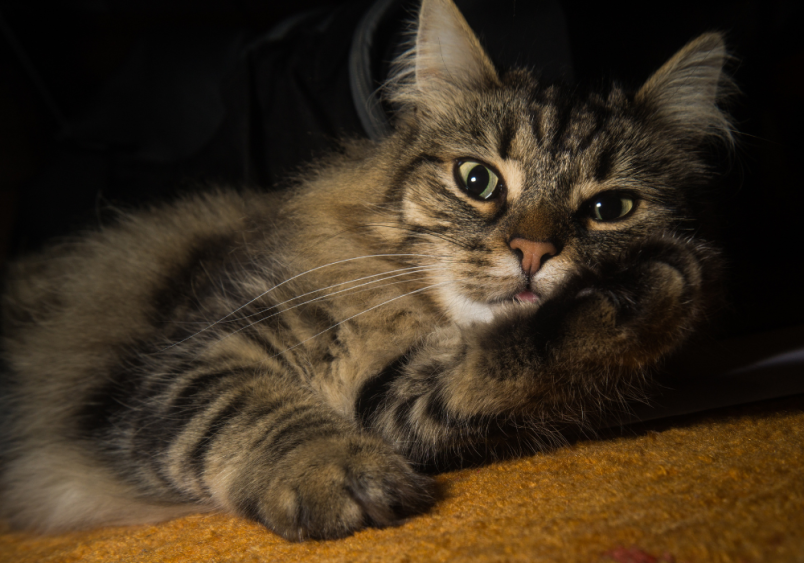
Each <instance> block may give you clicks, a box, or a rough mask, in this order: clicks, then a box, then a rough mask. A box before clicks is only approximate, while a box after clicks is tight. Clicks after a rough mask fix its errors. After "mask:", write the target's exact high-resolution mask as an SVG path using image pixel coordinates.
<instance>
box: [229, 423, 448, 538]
mask: <svg viewBox="0 0 804 563" xmlns="http://www.w3.org/2000/svg"><path fill="white" fill-rule="evenodd" d="M432 503H433V481H432V479H431V478H430V477H427V476H424V475H421V474H418V473H416V472H415V471H414V470H413V469H412V468H411V466H410V463H409V462H408V461H407V460H405V459H404V458H403V457H402V456H400V455H398V454H397V453H395V452H393V451H392V450H391V449H390V448H389V447H388V446H386V445H385V444H384V443H382V442H380V441H379V440H377V439H375V438H372V437H368V436H365V435H347V436H339V437H327V438H322V439H319V440H315V441H311V442H310V443H307V444H305V445H303V446H300V447H297V448H296V449H294V450H293V451H292V452H291V453H289V454H288V455H287V456H286V457H285V458H284V459H283V460H282V462H281V463H279V464H277V465H276V466H275V467H274V468H272V470H271V471H270V474H269V475H268V480H267V482H265V483H264V486H263V487H260V488H259V489H258V490H257V491H252V492H251V493H250V496H249V498H247V499H243V501H241V503H240V505H241V511H242V512H244V513H245V515H246V516H248V517H250V518H253V519H255V520H258V521H260V522H261V523H263V524H264V525H266V526H267V527H269V528H271V529H272V530H274V531H275V532H277V533H278V534H280V535H282V536H284V537H285V538H287V539H290V540H304V539H308V538H310V539H331V538H340V537H344V536H347V535H349V534H352V533H354V532H355V531H357V530H359V529H361V528H365V527H384V526H393V525H396V524H399V523H401V522H403V521H404V520H405V519H406V518H407V517H409V516H412V515H415V514H418V513H421V512H423V511H424V510H426V509H427V508H429V507H430V506H431V505H432Z"/></svg>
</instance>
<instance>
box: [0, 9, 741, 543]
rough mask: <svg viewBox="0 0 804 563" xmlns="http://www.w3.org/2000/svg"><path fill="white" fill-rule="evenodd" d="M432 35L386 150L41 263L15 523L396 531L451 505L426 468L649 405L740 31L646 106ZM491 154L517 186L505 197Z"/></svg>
mask: <svg viewBox="0 0 804 563" xmlns="http://www.w3.org/2000/svg"><path fill="white" fill-rule="evenodd" d="M417 29H418V32H417V35H416V38H415V41H414V44H413V46H412V48H411V50H410V51H409V52H408V53H406V54H405V55H404V56H403V57H402V58H401V60H400V63H399V68H398V71H397V74H396V76H395V78H394V79H392V80H391V82H390V83H389V86H388V99H389V101H390V102H391V103H392V104H394V105H395V106H396V107H397V110H398V111H397V118H396V126H395V131H394V132H393V133H392V134H391V135H389V136H388V137H387V138H386V139H385V140H383V141H382V142H380V143H376V144H373V143H371V142H368V141H354V142H346V143H345V144H344V145H343V147H342V149H341V150H340V151H339V152H336V153H333V154H332V155H331V156H329V157H328V158H327V159H326V160H325V161H324V162H321V163H319V164H317V165H316V166H315V167H312V168H311V169H310V170H309V172H307V173H306V174H305V175H304V176H303V177H302V178H300V179H298V180H296V181H295V182H294V183H292V184H291V185H289V189H288V190H287V191H285V192H281V193H255V192H249V191H234V190H220V191H216V192H213V193H209V194H206V195H201V196H194V197H188V198H186V199H183V200H181V201H178V202H176V203H173V204H171V205H165V206H161V207H155V208H153V209H149V210H145V211H142V212H139V213H133V214H128V215H124V216H121V217H120V219H119V220H118V221H117V222H116V223H115V224H113V225H109V226H107V227H105V228H103V229H102V230H99V231H97V232H92V233H89V234H85V235H82V236H80V237H77V238H75V239H73V240H70V241H67V242H62V243H61V244H58V245H55V246H52V247H51V248H50V249H49V250H47V251H45V252H44V253H41V254H39V255H36V256H32V257H30V258H27V259H25V260H21V261H19V262H17V263H15V264H13V266H12V267H11V269H10V271H9V275H8V287H7V291H6V293H5V295H4V298H3V327H2V328H3V334H4V336H3V341H2V359H3V362H4V364H5V368H4V376H3V378H4V379H3V391H2V401H3V403H2V405H0V411H1V412H2V440H3V466H2V477H1V478H0V483H1V484H2V504H1V505H2V510H3V511H4V513H5V515H6V516H7V517H9V518H10V519H11V520H12V521H13V522H14V523H15V524H17V525H19V526H25V527H31V528H36V529H39V530H44V531H53V530H61V529H65V528H72V527H77V526H92V525H99V524H123V523H135V522H147V521H156V520H160V519H164V518H169V517H171V516H175V515H178V514H183V513H187V512H190V511H198V510H227V511H231V512H235V513H238V514H241V515H244V516H246V517H248V518H253V519H255V520H258V521H260V522H262V523H263V524H265V525H266V526H267V527H269V528H271V529H273V530H275V531H276V532H277V533H280V534H282V535H284V536H285V537H288V538H297V539H298V538H306V537H315V538H331V537H339V536H343V535H345V534H349V533H351V532H353V531H354V530H357V529H359V528H361V527H365V526H385V525H390V524H394V523H396V522H398V521H400V520H401V519H403V518H405V517H407V516H409V515H412V514H415V513H417V512H420V511H422V510H425V509H426V508H427V507H428V506H429V505H430V504H431V503H432V502H433V497H432V486H431V480H430V478H429V477H427V476H425V475H423V474H422V473H421V472H420V471H421V470H422V469H424V468H426V467H439V466H440V465H441V464H448V463H460V462H461V461H462V460H466V459H469V458H473V457H476V456H478V455H479V456H481V457H482V456H486V455H492V454H494V453H495V452H497V453H498V452H500V451H508V450H514V451H520V450H526V451H527V450H532V449H535V448H539V447H542V446H544V445H546V444H549V443H550V442H551V440H553V439H554V438H553V436H554V435H555V433H556V432H559V431H561V430H563V429H566V428H570V427H577V426H578V425H583V424H585V423H587V422H588V421H589V420H590V419H591V418H590V417H592V415H594V414H595V413H599V412H601V411H603V410H605V409H606V408H608V407H611V406H613V405H614V406H616V405H618V404H619V403H620V402H622V401H623V400H624V399H626V398H628V397H630V396H635V395H638V394H639V393H640V392H641V390H642V389H643V388H644V385H645V382H646V380H647V377H646V374H647V370H648V369H649V368H650V366H652V365H654V364H655V363H656V362H657V361H658V360H660V359H661V358H662V357H663V356H664V355H665V354H667V353H668V352H670V351H672V350H674V349H675V348H676V347H677V346H678V345H679V344H680V343H681V342H682V341H683V340H684V339H685V338H686V337H687V335H688V334H689V333H690V332H691V331H692V330H693V329H694V327H695V326H696V325H697V323H698V322H699V321H700V319H701V318H702V317H703V315H704V313H705V310H706V304H707V298H706V291H707V287H708V286H709V285H710V284H711V283H712V282H713V280H715V279H716V278H717V258H716V254H715V253H714V252H713V251H712V250H711V248H710V245H709V244H708V243H707V242H706V241H704V240H700V239H698V238H696V236H695V230H694V229H695V225H696V219H697V218H696V217H695V214H694V208H695V207H694V205H693V202H694V200H695V197H696V193H697V192H698V191H699V190H701V189H702V188H703V187H704V186H705V185H706V183H707V182H709V181H710V176H711V174H710V170H709V167H708V166H707V163H706V160H705V155H706V153H707V150H708V149H709V148H710V147H711V146H712V145H713V143H714V144H721V145H729V144H730V143H731V129H730V126H729V121H728V118H727V117H726V115H725V114H724V113H723V112H722V111H721V110H720V109H719V107H718V105H717V104H718V101H719V99H720V98H721V96H722V94H723V92H724V91H726V90H724V87H727V86H728V79H727V78H725V76H724V75H723V72H722V66H723V62H724V58H725V56H726V54H725V50H724V47H723V41H722V38H721V37H720V36H719V35H718V34H706V35H703V36H701V37H699V38H698V39H696V40H694V41H692V42H691V43H690V44H689V45H687V46H686V47H684V48H683V49H682V50H681V51H680V52H679V53H678V54H677V55H675V56H674V57H673V58H672V59H671V60H670V61H669V62H668V63H667V64H666V65H665V66H664V67H662V68H661V69H660V70H659V71H657V72H656V73H655V74H654V75H653V76H652V77H651V78H650V79H649V80H648V81H647V82H646V83H645V85H644V86H643V87H642V88H641V89H640V90H639V91H638V92H636V93H629V92H627V91H624V90H622V89H621V88H619V87H617V86H612V87H611V88H610V89H609V90H608V91H605V92H602V93H600V92H599V93H593V94H590V95H584V96H580V95H577V94H573V93H570V92H567V91H566V90H563V89H561V88H559V87H556V86H544V85H542V84H539V83H538V82H537V81H536V80H535V79H534V78H533V77H532V76H531V75H530V74H528V73H527V72H525V71H522V70H514V71H509V72H504V73H500V72H498V71H497V70H496V69H495V68H494V67H493V66H492V64H491V63H490V62H489V59H488V57H487V56H486V54H485V53H484V52H483V49H482V48H481V46H480V44H479V42H478V41H477V39H476V38H475V37H474V35H472V33H471V31H470V29H469V27H468V26H467V25H466V23H465V21H464V20H463V18H462V16H461V15H460V13H459V12H458V11H457V9H456V8H455V7H454V6H453V5H452V4H451V3H450V2H449V1H448V0H424V2H423V5H422V8H421V12H420V17H419V24H418V28H417ZM467 163H468V165H467ZM464 165H467V166H468V168H467V167H466V166H464ZM475 166H480V168H473V167H475ZM470 169H471V170H474V172H472V173H473V174H475V173H477V174H479V176H478V175H477V174H475V176H472V179H474V180H478V178H479V180H478V181H480V182H481V183H482V181H484V178H485V177H486V176H489V175H496V176H497V177H498V178H499V183H498V185H497V187H496V189H494V190H493V192H491V195H489V196H488V197H487V198H486V197H485V196H483V197H479V196H477V195H473V194H476V193H477V192H476V191H472V190H473V189H474V188H471V189H470V188H468V187H467V186H468V185H469V183H468V182H469V181H468V180H466V178H464V175H465V174H466V173H465V170H470ZM478 171H479V172H478ZM484 174H485V175H486V176H484ZM481 187H482V186H481ZM601 210H602V211H601ZM601 212H602V214H603V215H602V216H601V215H600V214H599V213H601ZM620 215H621V216H620Z"/></svg>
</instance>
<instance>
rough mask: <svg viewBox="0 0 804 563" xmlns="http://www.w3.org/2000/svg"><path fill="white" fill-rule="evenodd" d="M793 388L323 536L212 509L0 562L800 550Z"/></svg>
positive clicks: (30, 544)
mask: <svg viewBox="0 0 804 563" xmlns="http://www.w3.org/2000/svg"><path fill="white" fill-rule="evenodd" d="M802 468H804V397H801V396H799V397H794V398H790V399H786V400H782V401H774V402H767V403H762V404H758V405H752V406H747V407H740V408H732V409H728V410H721V411H716V412H712V413H709V414H704V415H698V416H692V417H685V418H680V419H675V420H670V421H666V422H659V423H654V424H651V425H644V426H641V427H632V428H628V429H626V430H624V431H623V433H622V434H621V435H620V436H617V437H612V438H603V439H598V440H593V441H582V442H578V443H576V444H574V445H571V446H567V447H564V448H561V449H558V450H555V451H552V452H549V453H544V454H539V455H536V456H532V457H527V458H523V459H518V460H512V461H506V462H500V463H495V464H491V465H488V466H485V467H482V468H480V469H467V470H463V471H457V472H453V473H448V474H444V475H441V476H439V477H438V480H439V483H440V488H441V494H442V497H443V498H442V499H441V501H440V502H439V503H438V504H437V505H436V506H435V508H433V509H432V510H431V511H430V512H429V513H427V514H425V515H423V516H420V517H417V518H413V519H411V520H410V521H408V522H407V523H405V524H404V525H402V526H400V527H398V528H393V529H386V530H366V531H363V532H360V533H358V534H356V535H354V536H353V537H350V538H347V539H344V540H338V541H327V542H306V543H301V544H293V543H289V542H286V541H284V540H282V539H280V538H278V537H277V536H274V535H273V534H271V533H270V532H267V531H265V530H264V529H262V528H261V527H260V526H258V525H255V524H252V523H250V522H247V521H245V520H242V519H238V518H234V517H231V516H226V515H220V514H212V515H197V516H190V517H186V518H181V519H178V520H174V521H171V522H165V523H163V524H159V525H155V526H132V527H124V528H105V529H97V530H91V531H85V532H76V533H70V534H63V535H56V536H47V537H37V536H35V535H31V534H27V533H19V532H12V531H9V530H8V529H7V528H0V561H2V562H15V563H29V562H30V563H33V562H36V563H51V562H52V563H55V562H73V561H75V562H78V561H81V562H101V561H102V562H110V561H126V562H137V563H139V562H157V561H158V562H165V563H167V562H180V561H181V562H184V561H193V562H196V561H199V562H224V561H232V562H235V561H238V562H239V561H266V562H276V563H284V562H291V561H294V562H295V561H304V562H318V561H344V562H346V561H349V562H361V561H383V562H385V561H389V562H411V563H413V562H418V561H470V560H471V561H482V562H486V561H495V562H502V561H568V562H575V561H578V562H585V563H586V562H597V561H600V562H611V561H615V562H618V563H685V562H689V563H693V562H709V561H712V562H741V563H743V562H744V563H753V562H764V561H768V562H773V563H781V562H788V561H797V562H804V474H802Z"/></svg>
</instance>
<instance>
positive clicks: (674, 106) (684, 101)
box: [636, 33, 734, 145]
mask: <svg viewBox="0 0 804 563" xmlns="http://www.w3.org/2000/svg"><path fill="white" fill-rule="evenodd" d="M727 60H728V53H727V52H726V46H725V44H724V42H723V36H722V35H721V34H720V33H705V34H703V35H701V36H700V37H698V38H696V39H693V40H692V41H690V42H689V43H688V44H687V45H686V46H684V48H682V49H681V50H680V51H679V52H678V53H676V54H675V55H673V57H672V58H671V59H670V60H669V61H667V62H666V63H665V64H664V66H662V67H661V68H660V69H659V70H658V71H656V72H655V73H654V74H653V76H651V77H650V78H649V79H648V81H647V82H645V84H644V85H643V86H642V88H641V89H640V90H639V92H638V93H637V95H636V102H637V103H639V104H645V105H646V106H647V107H648V108H650V110H651V112H655V114H656V115H657V116H658V117H659V118H661V119H663V120H664V121H665V122H667V123H669V124H671V125H672V126H673V127H674V128H675V129H676V130H678V131H680V132H682V133H683V134H685V135H689V136H692V137H696V138H704V137H716V138H719V139H722V140H723V141H725V142H726V143H727V144H729V145H731V144H732V143H733V140H734V139H733V132H732V127H731V122H730V121H729V117H728V115H727V114H726V113H724V112H723V111H722V110H721V108H720V107H719V105H718V104H719V102H722V101H723V99H724V98H726V97H727V96H728V95H729V94H730V93H731V92H732V91H733V90H734V86H733V84H732V82H731V79H730V78H729V77H728V75H726V73H725V72H724V70H723V65H724V64H725V63H726V61H727Z"/></svg>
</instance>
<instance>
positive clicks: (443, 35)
mask: <svg viewBox="0 0 804 563" xmlns="http://www.w3.org/2000/svg"><path fill="white" fill-rule="evenodd" d="M394 67H395V68H394V72H393V73H392V77H391V78H390V79H389V81H388V82H387V83H386V85H385V88H386V91H387V92H388V98H389V99H390V101H391V102H394V103H398V104H400V105H407V104H411V103H412V104H414V105H415V104H416V102H417V101H422V100H424V101H427V100H432V99H433V98H434V97H435V98H436V99H437V98H439V97H441V96H444V95H448V92H449V91H450V90H452V89H455V88H457V89H465V88H472V87H478V86H489V85H497V84H499V78H498V77H497V72H496V71H495V70H494V65H493V64H492V63H491V61H490V60H489V57H488V55H487V54H486V52H485V51H484V50H483V47H482V46H481V45H480V41H478V39H477V37H476V36H475V34H474V33H473V32H472V29H471V28H470V27H469V24H468V23H466V20H465V19H464V17H463V15H461V13H460V11H459V10H458V8H457V7H456V6H455V4H454V3H453V2H452V0H423V1H422V5H421V8H420V9H419V17H418V24H417V26H416V30H415V34H414V35H413V37H412V41H411V46H410V48H409V49H408V50H407V51H406V52H405V53H403V54H402V55H401V56H400V57H399V58H398V59H397V60H396V62H395V65H394Z"/></svg>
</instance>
